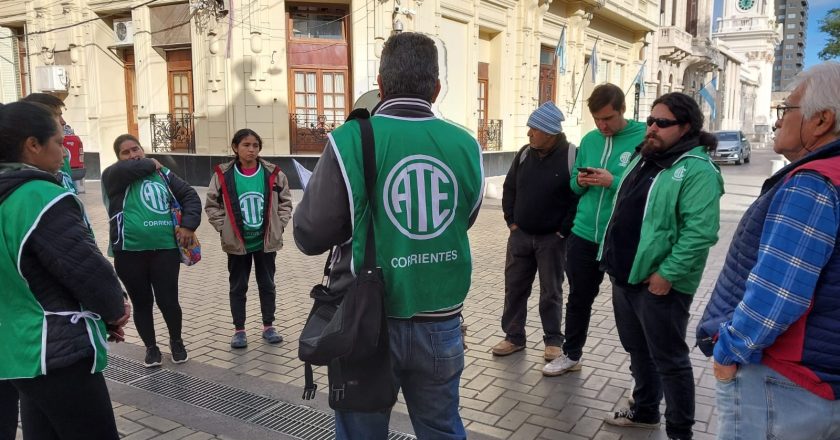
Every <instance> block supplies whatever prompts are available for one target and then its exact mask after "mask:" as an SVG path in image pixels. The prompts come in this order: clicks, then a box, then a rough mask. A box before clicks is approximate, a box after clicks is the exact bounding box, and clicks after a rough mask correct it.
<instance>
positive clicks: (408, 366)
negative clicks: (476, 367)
mask: <svg viewBox="0 0 840 440" xmlns="http://www.w3.org/2000/svg"><path fill="white" fill-rule="evenodd" d="M388 332H389V333H390V343H391V361H392V363H393V368H394V383H395V384H396V387H397V390H399V389H400V388H402V393H403V397H404V398H405V403H406V406H407V407H408V415H409V417H410V418H411V424H412V426H414V433H415V435H417V438H418V439H420V440H423V439H465V438H467V434H466V431H465V430H464V423H463V422H462V421H461V415H460V414H459V413H458V387H459V385H460V380H461V372H462V371H463V370H464V339H463V336H462V335H461V320H460V318H459V317H457V316H456V317H453V318H451V319H447V320H445V321H434V322H417V321H411V320H405V319H388ZM390 417H391V411H390V409H389V410H388V411H385V412H375V413H362V412H354V411H336V412H335V433H336V439H339V440H342V439H365V440H368V439H383V440H384V439H386V438H387V437H388V422H389V420H390Z"/></svg>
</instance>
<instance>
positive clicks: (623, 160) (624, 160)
mask: <svg viewBox="0 0 840 440" xmlns="http://www.w3.org/2000/svg"><path fill="white" fill-rule="evenodd" d="M631 156H633V154H631V153H630V152H629V151H625V152H624V153H621V156H619V158H618V161H619V163H620V164H621V166H623V167H626V166H627V164H629V163H630V157H631Z"/></svg>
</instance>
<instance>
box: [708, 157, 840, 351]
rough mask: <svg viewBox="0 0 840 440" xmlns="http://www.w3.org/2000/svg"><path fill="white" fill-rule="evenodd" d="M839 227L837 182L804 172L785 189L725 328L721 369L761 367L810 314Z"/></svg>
mask: <svg viewBox="0 0 840 440" xmlns="http://www.w3.org/2000/svg"><path fill="white" fill-rule="evenodd" d="M838 227H840V195H838V192H837V188H836V187H835V186H834V185H832V184H831V182H828V181H826V180H825V178H823V177H822V176H820V175H818V174H816V173H814V172H799V173H796V174H795V175H794V176H793V177H792V178H791V179H790V180H788V181H787V182H785V183H783V184H782V186H781V187H780V188H779V191H778V192H777V193H776V195H775V196H774V197H773V201H772V202H771V204H770V210H769V211H768V212H767V217H766V219H765V222H764V230H763V231H762V234H761V243H760V245H759V250H758V259H757V261H756V264H755V267H753V269H752V271H751V272H750V274H749V276H748V278H747V284H746V291H745V292H744V299H743V300H742V301H741V302H740V303H739V304H738V307H737V308H736V309H735V312H734V313H733V315H732V319H731V320H729V321H727V322H724V323H723V324H721V326H720V332H719V339H718V341H717V343H716V344H715V352H714V355H715V361H717V363H719V364H721V365H731V364H733V363H739V364H755V363H759V362H761V353H762V350H763V349H764V348H766V347H768V346H770V345H772V344H773V342H774V341H775V340H776V338H777V337H778V336H779V335H780V334H782V333H783V332H784V331H785V330H787V328H788V327H789V326H790V325H791V324H793V323H794V322H796V321H797V320H798V319H799V318H801V317H802V315H804V314H805V312H807V311H808V308H809V306H810V305H811V300H812V298H813V295H814V290H815V289H816V286H817V280H818V279H819V277H820V273H821V272H822V268H823V267H824V266H825V264H826V263H827V262H828V259H829V258H830V257H831V253H832V252H833V250H834V244H835V241H836V240H837V235H838Z"/></svg>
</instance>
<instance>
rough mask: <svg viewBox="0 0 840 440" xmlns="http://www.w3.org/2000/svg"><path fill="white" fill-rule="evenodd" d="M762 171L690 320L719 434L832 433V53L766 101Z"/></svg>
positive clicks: (839, 172) (835, 127) (839, 195)
mask: <svg viewBox="0 0 840 440" xmlns="http://www.w3.org/2000/svg"><path fill="white" fill-rule="evenodd" d="M776 111H777V112H778V118H779V119H778V121H776V126H775V129H776V139H775V143H774V150H775V151H776V152H777V153H780V154H782V155H784V156H785V157H786V158H787V159H788V160H790V161H791V164H790V165H788V166H786V167H785V168H783V169H782V170H780V171H779V172H778V173H776V174H774V175H773V176H772V177H770V178H769V179H768V180H767V181H766V182H764V186H763V187H762V192H761V195H760V196H759V197H758V199H756V201H755V202H754V203H753V204H752V206H750V208H749V209H748V210H747V212H746V213H745V214H744V218H743V219H742V220H741V223H740V224H739V225H738V229H737V230H736V232H735V236H734V237H733V239H732V245H731V246H730V249H729V254H728V255H727V257H726V262H725V264H724V267H723V270H722V271H721V274H720V277H719V278H718V281H717V284H716V285H715V289H714V291H713V293H712V298H711V300H710V301H709V305H708V307H707V308H706V311H705V313H704V315H703V319H702V320H701V322H700V324H699V326H698V329H697V338H698V344H699V345H700V347H701V349H703V351H704V353H706V355H713V356H714V372H715V377H716V378H717V405H718V413H719V417H720V418H719V423H718V438H719V439H765V438H781V439H809V440H817V439H836V438H840V367H839V366H840V332H838V331H837V329H838V328H840V240H838V236H839V235H840V64H838V63H834V62H826V63H822V64H819V65H817V66H814V67H812V68H810V69H808V70H807V71H805V72H803V73H800V74H799V75H798V77H797V78H796V80H795V82H794V84H793V89H792V92H791V93H790V95H789V96H788V97H787V99H785V101H784V103H783V104H782V105H780V106H778V107H777V108H776Z"/></svg>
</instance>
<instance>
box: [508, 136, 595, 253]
mask: <svg viewBox="0 0 840 440" xmlns="http://www.w3.org/2000/svg"><path fill="white" fill-rule="evenodd" d="M569 148H571V146H570V145H569V143H568V142H565V141H564V140H563V138H560V139H558V141H557V145H555V146H554V147H553V148H552V150H551V151H549V152H548V154H546V155H545V156H544V157H540V156H539V154H538V153H537V151H536V150H534V149H532V148H530V147H529V146H528V145H526V146H524V147H522V149H520V150H519V153H517V154H516V156H514V158H513V163H512V164H511V166H510V170H509V171H508V173H507V177H505V183H504V185H503V187H502V188H503V190H502V211H503V212H504V216H505V222H507V224H508V226H510V225H511V224H513V223H516V225H517V226H518V227H519V228H520V229H522V230H523V231H525V232H527V233H529V234H537V235H540V234H550V233H555V232H559V233H560V234H561V235H562V236H564V237H568V236H569V233H570V232H571V230H572V221H573V220H574V218H575V213H576V212H577V201H578V198H579V197H578V195H577V194H575V193H574V192H573V191H572V188H571V186H570V185H569V179H570V178H571V177H570V175H569ZM523 155H524V157H523Z"/></svg>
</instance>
